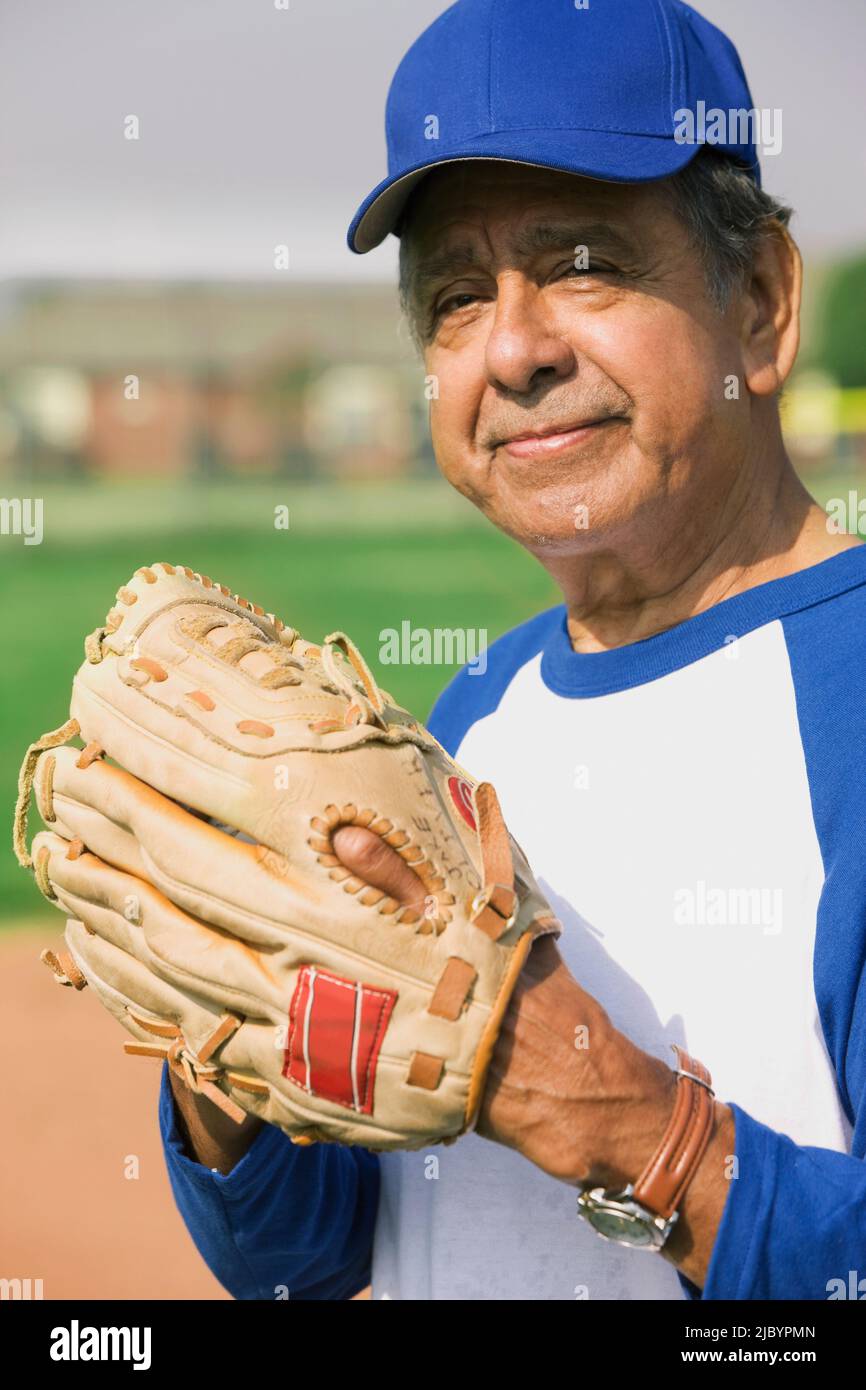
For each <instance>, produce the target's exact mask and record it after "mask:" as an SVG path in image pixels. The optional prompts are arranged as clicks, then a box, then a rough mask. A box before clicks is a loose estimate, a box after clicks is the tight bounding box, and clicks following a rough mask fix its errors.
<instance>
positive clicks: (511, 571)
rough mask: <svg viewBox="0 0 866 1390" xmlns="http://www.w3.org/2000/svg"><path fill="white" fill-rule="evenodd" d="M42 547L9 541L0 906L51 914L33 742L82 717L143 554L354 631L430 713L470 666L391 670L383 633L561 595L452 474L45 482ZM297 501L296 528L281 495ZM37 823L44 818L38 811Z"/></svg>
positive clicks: (316, 624) (323, 624)
mask: <svg viewBox="0 0 866 1390" xmlns="http://www.w3.org/2000/svg"><path fill="white" fill-rule="evenodd" d="M40 494H41V495H43V496H44V498H45V535H44V540H43V543H42V544H41V545H33V546H24V545H23V543H22V540H21V538H19V537H12V536H6V537H0V595H2V598H3V607H2V613H3V644H2V647H3V652H4V664H3V671H2V676H0V700H2V703H0V787H2V792H3V796H4V802H5V805H6V807H7V811H6V815H5V821H6V830H5V832H4V842H3V849H2V853H0V917H2V918H3V919H12V918H19V919H20V918H22V917H26V916H28V915H31V914H35V915H42V916H43V918H44V914H45V910H46V905H45V902H44V900H43V899H42V898H41V897H40V895H39V893H38V892H37V890H36V888H35V886H34V884H33V882H32V880H31V878H30V875H28V874H25V873H24V872H23V871H22V870H21V869H20V868H19V867H18V865H17V863H16V862H15V859H14V856H13V855H12V852H11V825H12V808H13V804H14V799H15V785H16V779H17V775H18V767H19V765H20V761H21V758H22V756H23V753H24V751H25V749H26V746H27V744H28V743H29V742H30V741H31V740H33V739H35V738H37V737H38V736H39V735H40V734H41V733H43V732H44V731H45V730H46V729H52V728H55V727H56V726H57V725H59V724H61V723H62V722H63V720H64V719H65V718H67V717H68V703H69V686H70V681H71V677H72V674H73V672H74V671H75V669H76V667H77V666H78V665H79V664H80V662H81V660H82V658H83V647H82V642H83V638H84V635H85V633H86V632H89V631H91V630H92V629H93V628H95V627H97V626H99V624H100V623H101V622H102V620H103V618H104V617H105V614H106V612H107V611H108V609H109V608H110V607H111V605H112V602H113V599H114V594H115V591H116V590H117V588H118V586H119V585H120V584H122V583H124V581H125V580H126V579H127V578H128V577H129V575H130V574H131V573H132V571H133V570H134V569H136V568H137V567H138V566H139V565H142V564H149V563H152V562H154V561H157V560H168V561H169V562H171V563H179V564H186V565H189V566H191V567H192V568H193V569H195V570H198V571H199V572H201V573H204V574H209V575H210V576H211V577H212V578H215V579H218V580H220V581H221V582H222V583H224V584H227V585H228V586H229V587H230V588H231V589H232V590H233V591H234V592H236V593H240V594H243V595H245V596H246V597H247V598H250V599H252V600H254V601H256V602H258V603H261V604H262V605H263V606H264V607H265V608H266V609H269V610H271V611H273V612H275V613H277V614H278V615H279V616H280V617H282V618H283V619H284V621H286V622H288V623H291V624H292V625H293V626H296V627H298V628H300V629H301V630H302V631H303V633H304V635H305V636H307V637H309V638H310V639H311V640H320V639H321V638H322V637H324V636H325V635H326V634H327V633H328V632H331V631H333V630H334V629H335V628H343V629H344V630H345V631H347V632H348V633H349V634H350V635H351V636H352V638H353V639H354V640H355V641H356V642H357V643H358V644H359V646H360V647H361V649H362V651H364V653H365V655H366V656H367V657H368V659H369V660H370V661H371V663H372V664H373V666H374V668H375V670H376V673H377V676H378V677H379V679H380V680H381V683H382V685H383V686H384V687H385V688H386V689H387V690H389V691H390V692H391V693H392V694H393V695H394V696H395V698H396V699H397V700H399V701H401V703H404V704H406V705H407V706H408V707H409V708H411V709H412V710H413V711H415V712H417V713H418V714H419V715H420V716H421V717H426V715H427V713H428V712H429V709H430V706H431V704H432V702H433V700H434V699H435V697H436V695H437V694H438V692H439V691H440V690H441V689H442V688H443V686H444V685H445V684H446V683H447V681H448V680H449V678H450V677H451V676H452V675H453V674H454V673H455V671H456V670H457V667H456V666H455V667H446V666H416V665H405V666H393V665H386V666H381V665H380V664H379V661H378V653H379V633H380V632H381V631H382V630H383V629H384V628H390V627H393V628H397V629H399V627H400V624H401V622H402V621H403V620H404V619H409V620H410V621H411V623H412V625H413V626H414V627H427V628H436V627H440V628H447V627H461V628H477V629H485V628H486V629H487V633H488V641H490V642H492V641H493V640H494V639H495V638H496V637H498V636H499V635H500V634H501V633H503V632H505V631H507V630H508V628H510V627H513V626H514V624H515V623H518V622H521V621H522V620H523V619H525V618H528V617H530V616H531V615H532V614H533V613H536V612H538V611H540V609H542V608H545V607H548V606H549V605H550V604H551V603H555V602H556V601H557V595H556V591H555V590H554V588H553V585H552V583H551V582H550V580H549V579H548V577H547V576H546V574H545V573H544V571H543V570H542V569H541V568H540V566H539V565H537V564H536V563H535V562H534V561H533V560H532V559H531V558H530V557H529V556H528V555H526V553H525V552H523V551H522V550H520V548H519V547H518V546H516V545H514V544H512V543H511V542H510V541H508V540H506V539H505V538H504V537H502V536H500V535H499V534H498V533H496V532H495V531H493V529H492V528H491V527H490V526H488V525H486V524H485V523H484V522H483V520H482V519H479V520H476V513H475V511H474V509H473V508H472V507H470V506H469V504H468V503H466V502H464V501H463V500H462V499H460V498H459V497H456V495H454V494H452V493H451V492H450V490H449V489H448V488H447V487H446V485H445V484H444V483H436V482H432V483H429V484H428V483H422V484H418V485H406V484H401V485H399V486H393V485H392V486H384V485H380V484H376V485H373V486H368V487H354V488H350V487H345V488H339V487H327V486H325V487H321V488H312V489H311V488H306V489H304V488H300V489H299V488H298V487H297V485H291V486H286V485H280V484H273V485H256V486H255V487H252V486H234V487H227V486H225V485H222V486H220V487H218V488H209V489H208V490H207V492H205V491H204V489H194V488H184V489H177V488H167V487H164V486H163V487H160V486H159V485H157V484H150V485H136V486H130V487H112V488H109V487H94V486H92V485H91V486H87V487H82V488H80V489H76V490H74V491H72V490H69V489H56V490H52V489H40ZM278 504H285V505H287V506H288V507H289V509H290V516H289V520H290V525H289V530H288V531H277V530H275V529H274V525H273V515H274V510H273V509H274V506H275V505H278ZM35 819H36V820H37V823H38V817H35Z"/></svg>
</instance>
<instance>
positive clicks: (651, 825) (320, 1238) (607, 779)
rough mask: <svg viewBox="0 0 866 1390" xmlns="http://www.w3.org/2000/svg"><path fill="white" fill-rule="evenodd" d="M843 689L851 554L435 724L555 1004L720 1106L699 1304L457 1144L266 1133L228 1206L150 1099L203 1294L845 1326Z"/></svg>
mask: <svg viewBox="0 0 866 1390" xmlns="http://www.w3.org/2000/svg"><path fill="white" fill-rule="evenodd" d="M482 668H483V669H482ZM864 673H866V546H856V547H854V548H852V549H850V550H848V551H844V552H841V553H839V554H837V555H835V556H833V557H832V558H831V559H828V560H825V561H824V562H822V563H821V564H818V565H815V566H812V567H810V568H808V569H805V570H801V571H799V572H798V573H796V574H793V575H790V576H787V577H785V578H782V579H777V580H773V581H771V582H769V583H765V584H762V585H760V586H758V587H756V588H753V589H750V590H748V591H746V592H745V593H742V594H738V595H736V596H734V597H732V598H729V599H727V600H725V601H723V602H721V603H719V604H717V605H716V606H715V607H713V608H711V609H709V610H707V611H706V612H704V613H701V614H699V615H697V616H695V617H693V618H690V619H688V620H687V621H685V622H683V623H680V624H678V625H677V626H675V627H673V628H671V629H669V630H668V631H666V632H663V633H661V634H659V635H657V636H655V637H651V638H648V639H646V640H644V641H641V642H637V643H634V644H631V645H628V646H624V647H619V648H616V649H613V650H610V651H604V652H598V653H576V652H575V651H574V650H573V648H572V646H571V643H570V640H569V637H568V632H567V627H566V613H565V610H564V608H563V607H556V608H552V609H550V610H549V611H547V612H545V613H542V614H540V615H538V616H537V617H535V618H533V619H532V620H530V621H529V622H527V623H525V624H523V625H522V626H520V627H518V628H517V629H515V630H514V631H512V632H510V633H508V634H507V635H506V636H505V637H503V638H501V639H500V640H499V641H498V642H496V643H495V644H494V645H493V646H492V647H491V648H490V649H489V651H488V652H487V659H486V663H476V664H475V667H474V668H473V667H467V668H465V669H464V670H463V671H462V672H461V673H460V674H459V675H458V676H457V677H456V678H455V679H454V680H453V681H452V682H451V684H450V685H449V686H448V687H447V689H446V690H445V691H444V693H443V694H442V695H441V696H440V698H439V700H438V701H437V703H436V706H435V708H434V711H433V714H432V715H431V718H430V721H429V725H430V728H431V731H432V732H433V733H434V734H435V736H436V737H437V738H438V739H439V740H440V741H441V742H442V743H443V744H444V745H445V747H446V748H448V750H449V751H450V752H451V753H452V754H453V755H454V757H455V758H456V759H457V760H458V761H459V762H460V763H461V764H462V765H463V766H464V767H465V768H466V769H467V770H468V771H469V772H470V773H471V775H472V776H473V777H475V778H478V779H481V778H485V779H488V780H490V781H492V782H493V783H494V785H495V786H496V789H497V792H498V794H499V799H500V802H501V805H502V809H503V813H504V815H505V819H506V821H507V823H508V825H509V828H510V830H511V832H512V834H513V835H514V837H515V838H516V839H517V841H518V842H519V843H520V845H521V847H522V848H523V850H524V851H525V853H526V855H527V857H528V859H529V862H530V863H531V864H532V867H533V870H534V872H535V875H536V877H537V879H538V881H539V884H540V886H541V888H542V890H543V891H544V892H545V893H546V895H547V897H548V898H549V900H550V902H551V904H552V906H553V908H554V910H555V911H556V913H557V915H558V917H559V919H560V921H561V922H562V926H563V933H562V937H561V939H560V951H561V953H562V955H563V957H564V959H565V961H566V963H567V965H568V967H569V969H570V970H571V972H572V974H573V975H574V976H575V978H576V979H577V980H579V981H580V983H581V984H582V986H583V987H584V988H585V989H586V990H588V991H589V992H590V993H591V994H593V995H594V996H595V997H596V998H597V999H598V1000H599V1001H600V1002H601V1003H602V1004H603V1006H604V1007H605V1009H606V1010H607V1012H608V1013H609V1015H610V1017H611V1019H612V1021H613V1023H614V1024H615V1025H616V1027H617V1028H619V1029H621V1030H622V1032H624V1033H625V1034H627V1035H628V1037H629V1038H631V1039H632V1041H633V1042H635V1043H636V1044H637V1045H638V1046H639V1047H641V1048H643V1049H645V1051H647V1052H649V1053H651V1054H652V1055H653V1056H655V1057H658V1058H661V1059H663V1060H665V1061H666V1062H667V1063H668V1064H670V1065H675V1059H674V1054H673V1052H672V1051H671V1044H672V1043H679V1044H681V1045H682V1046H683V1047H685V1048H686V1049H687V1051H688V1052H689V1053H691V1054H692V1055H693V1056H696V1057H698V1058H700V1060H701V1061H702V1062H703V1063H704V1064H705V1065H706V1066H707V1067H708V1068H709V1070H710V1071H711V1073H712V1075H713V1081H714V1088H715V1091H716V1095H717V1096H718V1098H719V1099H720V1100H722V1101H724V1102H726V1103H727V1104H729V1105H731V1106H732V1109H733V1113H734V1118H735V1125H736V1139H735V1145H734V1152H733V1153H732V1154H731V1155H730V1158H729V1162H728V1164H727V1166H726V1181H728V1183H729V1191H728V1195H727V1198H726V1202H725V1208H724V1214H723V1217H722V1221H721V1225H720V1228H719V1232H718V1236H717V1239H716V1243H715V1247H714V1250H713V1255H712V1260H711V1264H710V1268H709V1272H708V1277H707V1280H706V1283H705V1286H704V1289H703V1291H702V1294H701V1292H700V1291H699V1290H697V1289H696V1288H695V1287H694V1286H693V1285H691V1284H690V1283H689V1282H688V1281H687V1280H685V1279H684V1278H683V1277H682V1276H680V1275H679V1273H678V1272H677V1270H676V1269H675V1268H674V1266H672V1265H671V1264H670V1263H669V1262H667V1261H665V1260H664V1259H660V1258H658V1257H655V1256H652V1255H648V1254H646V1253H645V1252H636V1251H632V1250H628V1249H626V1248H623V1247H619V1246H616V1245H614V1244H611V1243H609V1242H605V1241H603V1240H602V1239H601V1238H600V1237H599V1236H597V1235H596V1234H595V1232H594V1231H592V1230H591V1229H590V1228H589V1227H588V1226H587V1225H586V1224H585V1223H583V1222H582V1221H581V1220H580V1218H579V1217H578V1216H577V1213H576V1206H575V1196H576V1191H575V1189H574V1188H573V1187H571V1186H568V1185H566V1184H564V1183H561V1182H558V1181H556V1180H554V1179H553V1178H550V1177H548V1176H547V1175H546V1174H545V1173H543V1172H542V1171H541V1170H540V1169H538V1168H536V1167H535V1166H534V1165H532V1164H531V1163H529V1162H528V1161H527V1160H525V1159H524V1158H522V1157H521V1156H520V1155H519V1154H517V1153H515V1152H513V1151H512V1150H509V1149H505V1148H503V1147H500V1146H498V1145H495V1144H493V1143H490V1142H489V1141H486V1140H483V1139H481V1138H479V1137H478V1136H476V1135H467V1136H465V1137H464V1138H462V1139H461V1140H460V1141H459V1142H458V1143H457V1144H455V1145H452V1146H447V1147H441V1146H439V1147H434V1148H431V1149H430V1151H429V1152H426V1151H425V1152H420V1153H390V1154H383V1155H379V1156H378V1157H374V1156H372V1155H369V1154H366V1153H364V1152H362V1151H360V1150H355V1149H338V1148H336V1147H335V1146H325V1147H324V1148H321V1149H316V1148H313V1149H300V1150H299V1149H298V1148H296V1147H295V1146H292V1145H291V1144H290V1142H289V1141H288V1140H287V1139H286V1137H285V1136H284V1135H282V1134H281V1133H279V1132H277V1131H275V1130H270V1131H266V1132H265V1133H263V1134H262V1135H260V1136H259V1138H258V1139H257V1140H256V1142H255V1143H254V1144H253V1146H252V1148H251V1149H250V1151H249V1152H248V1153H247V1154H246V1155H245V1156H244V1158H243V1159H242V1160H241V1162H240V1163H239V1164H238V1165H237V1167H236V1168H235V1169H234V1170H233V1171H232V1173H230V1174H229V1175H228V1176H227V1177H225V1178H222V1177H220V1175H218V1174H210V1173H208V1172H207V1171H206V1170H205V1169H202V1168H201V1166H200V1165H198V1164H195V1163H193V1162H192V1160H190V1159H189V1158H187V1157H186V1156H185V1155H184V1154H183V1152H182V1150H181V1146H180V1142H179V1139H178V1136H177V1131H176V1128H175V1125H174V1117H173V1114H172V1111H171V1100H170V1094H169V1093H168V1088H167V1085H164V1088H163V1096H162V1102H161V1117H162V1125H163V1135H164V1139H165V1146H166V1156H167V1161H168V1165H169V1173H170V1175H171V1177H172V1182H173V1185H174V1188H175V1193H176V1196H177V1199H178V1202H179V1205H180V1209H181V1212H182V1214H183V1215H184V1218H185V1220H186V1221H187V1225H188V1227H189V1229H190V1231H191V1233H192V1235H193V1238H194V1239H196V1241H197V1243H198V1244H199V1248H200V1249H202V1252H203V1254H205V1258H206V1259H208V1262H209V1263H210V1264H211V1268H213V1269H214V1272H215V1273H216V1274H217V1277H218V1278H220V1279H221V1280H222V1281H223V1282H224V1283H226V1286H227V1287H229V1288H230V1289H231V1290H232V1291H233V1292H235V1293H236V1296H238V1297H254V1298H261V1297H274V1296H276V1295H275V1294H274V1293H273V1292H271V1291H270V1288H271V1284H270V1281H271V1279H272V1278H275V1274H276V1272H277V1271H279V1272H281V1275H282V1276H283V1277H281V1279H280V1280H278V1281H277V1282H278V1283H280V1284H281V1285H286V1286H288V1288H289V1289H290V1290H293V1294H290V1295H289V1296H295V1297H301V1298H321V1297H325V1298H344V1297H346V1296H348V1294H349V1293H351V1292H353V1291H354V1289H355V1288H360V1287H361V1284H362V1283H363V1281H365V1280H366V1278H367V1277H368V1275H369V1274H371V1275H372V1284H373V1297H374V1298H395V1299H397V1298H399V1299H422V1300H426V1299H469V1300H473V1299H506V1300H525V1299H539V1300H547V1299H576V1300H579V1301H583V1300H589V1301H591V1300H593V1299H623V1300H628V1299H657V1300H662V1299H679V1298H683V1297H699V1296H703V1297H704V1298H708V1299H714V1298H715V1299H771V1298H772V1299H775V1298H784V1299H788V1298H807V1299H823V1298H828V1297H866V1163H864V1161H863V1159H864V1154H866V972H864V959H866V853H864V830H866V777H864V772H863V769H864V765H866V698H864V689H866V678H864ZM634 1176H635V1177H636V1176H637V1175H636V1174H635V1175H634ZM265 1214H266V1215H267V1217H268V1221H267V1223H266V1222H265V1219H264V1217H265ZM209 1224H213V1225H214V1226H216V1225H219V1231H218V1232H217V1233H216V1234H212V1233H209V1231H208V1226H209ZM227 1242H228V1243H227ZM236 1247H240V1248H242V1250H243V1254H244V1268H243V1270H242V1271H239V1270H238V1269H237V1262H236V1260H235V1267H234V1268H232V1263H233V1260H234V1257H235V1255H236ZM861 1281H862V1282H861Z"/></svg>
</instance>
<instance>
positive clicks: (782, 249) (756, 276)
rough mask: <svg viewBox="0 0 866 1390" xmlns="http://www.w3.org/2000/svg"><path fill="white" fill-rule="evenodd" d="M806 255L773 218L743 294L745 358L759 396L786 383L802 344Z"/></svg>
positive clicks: (749, 379)
mask: <svg viewBox="0 0 866 1390" xmlns="http://www.w3.org/2000/svg"><path fill="white" fill-rule="evenodd" d="M802 292H803V260H802V257H801V255H800V252H799V249H798V248H797V245H796V243H795V242H794V240H793V238H792V237H791V234H790V233H789V231H788V229H787V227H783V226H782V224H781V222H778V221H776V220H775V219H773V221H772V222H771V223H770V224H769V227H768V229H767V233H766V235H765V236H764V237H762V239H761V241H760V243H759V247H758V250H757V252H756V253H755V261H754V265H753V266H752V274H751V277H750V280H749V284H748V286H747V288H746V291H745V294H744V295H743V300H742V302H743V319H742V330H741V331H742V337H743V362H744V364H745V378H746V385H747V386H748V388H749V390H750V391H751V393H752V394H753V395H755V396H772V395H775V394H776V393H777V392H778V391H780V390H781V389H782V386H783V385H784V383H785V381H786V380H787V377H788V375H789V374H790V371H791V368H792V367H793V365H794V362H795V360H796V357H797V350H798V348H799V346H800V300H801V296H802Z"/></svg>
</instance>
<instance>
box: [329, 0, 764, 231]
mask: <svg viewBox="0 0 866 1390" xmlns="http://www.w3.org/2000/svg"><path fill="white" fill-rule="evenodd" d="M700 103H703V104H704V108H703V109H704V112H705V113H706V112H707V111H712V110H717V111H724V112H725V113H726V114H727V113H728V112H729V111H744V110H745V111H751V110H752V98H751V94H750V92H749V85H748V83H747V81H746V76H745V73H744V72H743V67H742V64H741V63H740V59H739V55H738V54H737V50H736V49H735V47H734V45H733V44H732V43H731V41H730V39H728V38H726V36H725V35H724V34H723V33H722V32H721V30H719V29H717V28H716V27H715V25H713V24H710V23H709V22H708V21H707V20H706V19H704V18H703V17H702V16H701V15H699V14H698V13H697V12H696V11H695V10H693V9H692V8H691V7H690V6H689V5H685V4H683V3H681V0H588V4H587V5H586V6H585V7H583V6H581V5H579V0H457V3H456V4H454V5H452V6H451V7H450V8H449V9H447V10H446V11H445V13H444V14H442V15H440V16H439V18H438V19H436V20H434V22H433V23H432V24H431V25H430V27H429V28H428V29H426V30H425V31H424V33H423V34H422V35H421V37H420V38H419V39H417V40H416V41H415V43H414V44H413V45H412V47H411V48H410V49H409V51H408V53H407V54H406V56H405V57H404V59H403V61H402V62H401V63H400V66H399V67H398V69H397V71H396V73H395V75H394V80H393V82H392V83H391V89H390V91H389V93H388V100H387V104H386V110H385V134H386V139H387V143H388V177H387V178H386V179H383V181H382V182H381V183H380V184H378V185H377V187H376V188H374V189H373V191H372V193H371V194H370V195H369V197H367V198H365V199H364V202H363V203H362V204H361V206H360V208H359V209H358V211H357V213H356V214H355V216H354V218H353V220H352V225H351V227H350V228H349V234H348V242H349V246H350V247H351V249H352V250H353V251H355V252H357V253H358V255H363V254H364V252H366V251H372V249H373V247H374V246H378V245H379V244H380V243H381V242H383V241H384V240H385V237H386V236H387V235H388V233H389V232H393V231H394V230H395V228H396V227H397V226H398V224H399V220H400V215H401V213H402V211H403V209H404V207H405V205H406V202H407V201H408V198H409V195H410V193H411V192H412V190H413V189H414V188H415V186H416V184H418V183H419V182H420V180H421V179H423V178H424V177H425V176H426V175H427V174H428V173H429V172H430V170H431V169H435V168H437V167H438V166H439V165H442V164H448V163H450V162H452V161H453V160H465V159H504V160H508V161H511V162H513V163H519V164H533V165H536V166H540V167H541V168H545V169H559V170H562V171H563V172H565V173H571V174H582V175H584V176H586V177H588V178H595V179H605V180H609V181H612V182H615V183H644V182H650V181H651V180H653V179H663V178H667V177H669V176H670V175H671V174H675V173H677V171H678V170H680V169H682V168H684V167H685V166H686V165H687V164H688V163H690V161H691V160H692V159H694V157H695V155H696V154H697V152H698V150H699V148H700V143H697V142H695V141H694V140H692V142H691V143H685V142H684V140H683V139H682V133H683V130H684V126H683V125H682V124H681V122H682V119H683V118H682V115H680V116H679V117H678V115H677V113H682V112H683V111H690V112H693V113H698V112H699V111H700ZM742 125H745V130H741V126H742ZM731 126H732V127H733V129H731ZM678 128H679V136H678V133H677V132H678ZM699 128H701V127H700V124H699V122H698V123H696V125H695V127H694V129H695V130H697V129H699ZM752 129H753V123H752V122H751V121H747V122H740V121H732V122H730V125H729V126H728V127H727V128H726V129H724V130H723V133H726V134H727V135H728V136H730V137H733V142H732V143H723V142H722V141H721V140H719V139H715V140H714V141H713V142H712V143H713V144H714V146H715V148H717V149H719V150H722V151H724V152H725V153H727V154H729V155H730V156H731V157H732V158H734V159H736V160H738V161H739V162H740V163H741V164H743V165H744V167H745V168H746V169H747V170H748V171H749V173H750V174H751V175H752V177H753V178H754V179H755V180H756V181H757V182H758V183H759V184H760V180H761V173H760V165H759V162H758V154H757V149H756V147H755V144H754V142H753V141H749V140H748V139H745V140H742V141H741V140H740V139H739V137H740V136H741V135H744V136H749V135H751V133H752Z"/></svg>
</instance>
